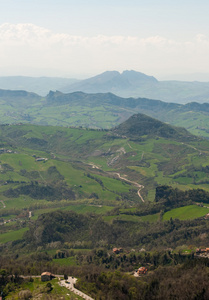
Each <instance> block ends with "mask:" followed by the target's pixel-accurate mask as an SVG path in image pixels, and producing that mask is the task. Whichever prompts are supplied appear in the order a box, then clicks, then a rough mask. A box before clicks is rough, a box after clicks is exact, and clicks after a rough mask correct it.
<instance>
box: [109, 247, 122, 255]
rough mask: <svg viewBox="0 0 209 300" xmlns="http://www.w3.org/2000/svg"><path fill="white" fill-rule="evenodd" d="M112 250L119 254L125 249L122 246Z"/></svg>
mask: <svg viewBox="0 0 209 300" xmlns="http://www.w3.org/2000/svg"><path fill="white" fill-rule="evenodd" d="M112 251H113V253H115V254H119V253H121V252H123V249H122V248H113V249H112Z"/></svg>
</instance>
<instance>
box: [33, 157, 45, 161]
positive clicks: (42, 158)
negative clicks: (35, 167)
mask: <svg viewBox="0 0 209 300" xmlns="http://www.w3.org/2000/svg"><path fill="white" fill-rule="evenodd" d="M47 160H48V159H47V158H44V157H37V158H36V161H47Z"/></svg>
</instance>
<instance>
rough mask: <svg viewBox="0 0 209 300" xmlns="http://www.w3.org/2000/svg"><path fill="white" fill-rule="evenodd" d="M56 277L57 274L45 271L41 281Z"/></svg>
mask: <svg viewBox="0 0 209 300" xmlns="http://www.w3.org/2000/svg"><path fill="white" fill-rule="evenodd" d="M53 278H55V276H54V275H53V274H52V273H50V272H43V273H42V274H41V281H49V280H52V279H53Z"/></svg>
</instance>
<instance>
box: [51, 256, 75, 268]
mask: <svg viewBox="0 0 209 300" xmlns="http://www.w3.org/2000/svg"><path fill="white" fill-rule="evenodd" d="M53 263H55V264H58V265H60V266H76V265H77V263H76V258H75V256H72V257H67V258H54V259H53Z"/></svg>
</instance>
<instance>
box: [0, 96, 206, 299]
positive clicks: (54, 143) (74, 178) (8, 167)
mask: <svg viewBox="0 0 209 300" xmlns="http://www.w3.org/2000/svg"><path fill="white" fill-rule="evenodd" d="M58 94H59V93H56V95H58ZM75 96H76V95H75ZM114 97H115V96H114ZM110 98H111V95H110ZM116 99H117V98H116ZM55 100H56V99H55ZM0 145H1V146H0V173H1V180H0V199H1V200H0V233H1V234H0V254H1V255H0V264H1V275H2V277H1V278H3V279H4V280H1V282H0V286H1V288H2V289H3V291H4V295H6V297H8V299H12V298H14V297H16V298H17V297H18V293H19V292H20V290H21V289H25V290H26V289H28V290H31V291H32V292H31V293H33V294H35V289H36V290H37V289H38V290H39V294H40V292H41V295H42V298H44V297H45V298H46V299H47V297H48V298H50V297H53V295H54V294H53V292H52V291H53V289H54V292H55V288H56V282H55V281H52V286H50V287H52V288H53V289H52V290H51V289H50V290H49V289H46V288H47V286H46V285H44V283H43V284H40V283H39V281H38V280H39V279H38V278H32V276H33V275H40V274H41V273H42V272H44V271H46V270H49V271H50V272H53V273H54V274H66V275H68V274H70V275H71V276H76V277H78V278H79V280H78V283H77V287H79V288H80V289H81V290H83V291H84V292H85V293H87V294H89V295H91V296H92V297H94V298H96V297H97V296H99V297H100V295H102V299H106V294H107V293H108V294H109V295H110V296H108V297H110V299H116V297H117V296H116V294H117V295H119V298H118V299H122V298H124V297H125V298H124V299H132V298H133V297H132V296H129V294H127V292H126V290H130V289H133V288H134V287H135V286H137V289H139V290H136V289H134V293H135V294H134V295H135V296H136V295H137V299H138V298H139V295H141V293H142V291H143V295H145V296H143V297H144V298H141V299H144V300H145V299H152V298H151V294H152V291H153V280H156V278H155V276H157V278H158V279H159V278H161V283H162V285H163V284H164V283H165V286H167V285H166V280H171V278H170V277H169V276H168V275H167V277H166V279H165V278H164V277H163V275H162V274H164V273H165V272H168V271H169V272H170V271H172V274H173V272H174V271H176V270H177V269H178V276H179V272H180V271H181V272H182V273H181V276H186V277H187V278H193V275H194V274H193V273H192V272H193V271H192V270H193V269H194V265H197V266H198V267H197V268H201V266H204V268H205V264H207V261H206V260H207V258H204V261H202V260H201V259H200V258H199V257H198V258H196V256H195V255H194V251H195V250H196V247H199V245H203V247H206V246H207V245H208V243H209V238H208V234H207V232H208V228H209V225H208V220H207V219H206V217H205V216H206V215H207V214H208V212H209V188H208V174H209V151H208V149H209V142H208V141H207V140H205V139H202V138H200V137H196V136H193V135H191V134H189V133H188V132H187V131H186V130H185V129H182V128H177V127H174V126H170V125H168V124H165V123H163V122H161V121H158V120H156V119H153V118H151V117H148V116H146V115H143V114H135V115H133V116H132V117H130V118H129V119H128V120H126V121H125V122H123V123H122V124H120V125H119V126H117V127H115V128H113V129H112V130H93V129H88V128H65V127H56V126H38V125H31V124H19V125H0ZM115 247H117V249H119V250H118V251H119V253H118V254H117V253H114V251H113V248H115ZM141 266H145V267H146V269H147V270H148V274H147V276H142V277H140V280H139V279H138V278H134V276H132V275H133V274H134V270H135V269H138V268H139V267H141ZM179 270H180V271H179ZM204 270H205V269H204ZM158 272H160V273H159V274H161V275H159V274H158ZM205 272H206V271H203V269H201V272H200V274H199V273H198V278H202V277H201V276H203V274H206V273H205ZM11 274H15V276H14V277H13V276H10V275H11ZM20 274H21V275H28V276H29V277H24V278H22V277H21V278H22V279H20V278H19V275H20ZM124 276H126V280H125V281H124ZM188 276H189V277H188ZM204 276H205V275H204ZM204 276H203V277H204ZM115 278H116V279H115ZM115 280H117V281H115ZM109 281H110V282H109ZM115 282H117V285H115ZM124 282H126V289H125V290H124V284H125V283H124ZM155 282H156V281H155ZM184 282H185V281H184ZM201 282H203V281H202V280H201ZM17 283H18V284H17ZM34 284H36V286H37V287H36V288H35V289H34V287H33V286H34ZM96 284H97V286H96V287H95V285H96ZM185 284H186V283H185ZM202 284H203V283H202ZM121 285H122V286H123V290H122V289H121ZM92 286H93V287H94V288H92ZM116 286H117V288H116ZM146 286H148V287H149V290H147V288H146ZM203 286H205V284H203ZM107 287H108V291H106V292H105V289H106V288H107ZM170 287H172V284H170ZM201 287H202V285H201ZM60 289H61V288H60ZM196 289H197V291H196V290H195V293H196V294H197V293H199V289H198V287H197V288H196ZM62 291H63V289H62ZM98 291H99V295H98ZM121 291H123V292H121ZM166 291H167V290H166ZM67 292H68V291H67ZM57 293H58V296H57V297H58V299H59V297H60V296H59V295H60V294H59V293H60V291H57ZM113 293H114V294H113ZM167 293H168V292H167ZM63 294H64V292H63ZM63 294H62V295H63ZM173 294H174V292H172V295H173ZM65 295H66V292H65ZM112 295H114V296H112ZM124 295H126V296H127V297H126V296H124ZM154 295H156V293H154ZM158 295H165V288H164V289H163V292H162V291H158ZM166 295H167V294H166ZM46 296H47V297H46ZM68 296H69V297H71V295H68ZM9 297H10V298H9ZM111 297H113V298H111ZM121 297H122V298H121ZM140 297H141V296H140ZM163 297H164V296H163ZM135 298H136V297H135ZM55 299H56V298H55ZM139 299H140V298H139ZM153 299H154V298H153ZM165 299H166V298H165Z"/></svg>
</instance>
